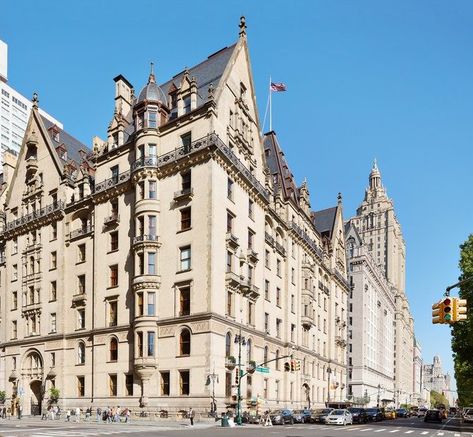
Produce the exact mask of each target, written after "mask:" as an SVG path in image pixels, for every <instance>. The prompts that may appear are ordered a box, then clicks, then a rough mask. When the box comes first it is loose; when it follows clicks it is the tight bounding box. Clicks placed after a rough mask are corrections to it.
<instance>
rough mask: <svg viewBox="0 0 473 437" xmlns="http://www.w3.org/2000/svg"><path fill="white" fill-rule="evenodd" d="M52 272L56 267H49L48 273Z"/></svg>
mask: <svg viewBox="0 0 473 437" xmlns="http://www.w3.org/2000/svg"><path fill="white" fill-rule="evenodd" d="M54 270H57V267H51V268H50V269H49V271H50V272H53V271H54Z"/></svg>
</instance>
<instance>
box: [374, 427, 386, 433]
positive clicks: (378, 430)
mask: <svg viewBox="0 0 473 437" xmlns="http://www.w3.org/2000/svg"><path fill="white" fill-rule="evenodd" d="M381 431H386V428H381V429H377V430H376V431H375V432H381Z"/></svg>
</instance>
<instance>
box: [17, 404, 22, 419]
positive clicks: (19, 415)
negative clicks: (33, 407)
mask: <svg viewBox="0 0 473 437" xmlns="http://www.w3.org/2000/svg"><path fill="white" fill-rule="evenodd" d="M22 414H23V405H21V404H20V405H19V406H18V419H19V420H21V416H22Z"/></svg>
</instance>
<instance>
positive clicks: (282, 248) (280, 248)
mask: <svg viewBox="0 0 473 437" xmlns="http://www.w3.org/2000/svg"><path fill="white" fill-rule="evenodd" d="M276 250H277V251H278V252H279V253H280V254H281V255H282V256H286V249H284V246H283V245H282V244H281V243H278V242H277V241H276Z"/></svg>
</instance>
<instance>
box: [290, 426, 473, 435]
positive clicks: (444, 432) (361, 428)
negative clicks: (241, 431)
mask: <svg viewBox="0 0 473 437" xmlns="http://www.w3.org/2000/svg"><path fill="white" fill-rule="evenodd" d="M291 428H292V427H291ZM305 428H308V429H311V430H324V431H325V430H329V429H331V430H334V429H336V430H337V431H342V432H346V433H347V434H351V433H355V432H356V433H358V432H363V433H364V432H367V433H371V432H375V433H386V434H393V436H392V437H396V436H397V435H398V434H399V435H400V434H411V435H410V436H409V437H418V436H419V437H422V436H425V437H473V433H472V432H461V433H460V432H456V431H448V430H445V429H431V430H425V428H424V429H422V428H413V429H409V428H406V427H400V428H395V427H390V428H376V427H374V428H373V427H369V426H363V425H361V426H360V425H353V426H350V425H349V426H347V427H335V426H320V425H310V426H308V427H305Z"/></svg>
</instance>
